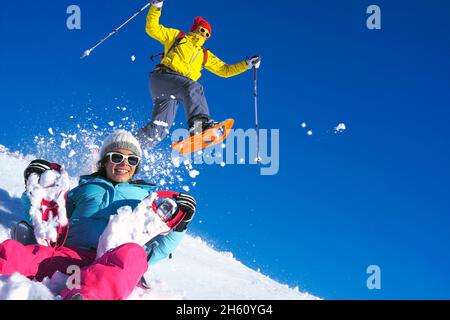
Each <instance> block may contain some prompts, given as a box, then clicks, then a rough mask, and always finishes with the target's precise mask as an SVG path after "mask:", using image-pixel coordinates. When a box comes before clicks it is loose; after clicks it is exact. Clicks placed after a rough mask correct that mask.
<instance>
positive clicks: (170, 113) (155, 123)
mask: <svg viewBox="0 0 450 320" xmlns="http://www.w3.org/2000/svg"><path fill="white" fill-rule="evenodd" d="M150 93H151V96H152V99H153V112H152V118H151V120H150V122H149V123H148V124H147V125H146V126H145V127H143V128H142V129H140V130H139V131H138V133H137V138H138V140H139V142H140V143H141V144H142V146H143V147H144V148H150V147H154V146H156V145H157V144H158V143H160V142H161V141H162V140H163V139H164V138H165V137H166V135H167V134H168V132H169V129H170V127H171V126H172V123H173V121H174V120H175V116H176V113H177V110H178V105H179V104H180V103H182V104H183V105H184V109H185V112H186V119H187V121H188V126H189V127H192V126H194V122H195V121H198V120H202V119H206V120H208V119H209V118H210V113H209V108H208V103H207V102H206V98H205V94H204V92H203V86H202V85H201V84H200V83H198V82H196V81H193V80H191V79H189V78H187V77H185V76H182V75H180V74H178V73H175V72H172V71H170V70H167V69H161V68H157V69H156V70H154V71H152V72H151V73H150Z"/></svg>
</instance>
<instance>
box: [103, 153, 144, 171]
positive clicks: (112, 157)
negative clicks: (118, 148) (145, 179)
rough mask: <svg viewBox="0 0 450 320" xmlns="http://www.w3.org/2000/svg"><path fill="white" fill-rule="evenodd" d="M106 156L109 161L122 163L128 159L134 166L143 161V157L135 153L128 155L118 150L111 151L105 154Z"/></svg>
mask: <svg viewBox="0 0 450 320" xmlns="http://www.w3.org/2000/svg"><path fill="white" fill-rule="evenodd" d="M105 157H106V158H109V161H111V163H114V164H121V163H122V162H124V161H125V159H126V160H127V162H128V164H129V165H130V166H132V167H136V166H137V165H138V164H139V162H141V158H140V157H138V156H135V155H129V156H126V155H124V154H121V153H118V152H110V153H107V154H106V155H105Z"/></svg>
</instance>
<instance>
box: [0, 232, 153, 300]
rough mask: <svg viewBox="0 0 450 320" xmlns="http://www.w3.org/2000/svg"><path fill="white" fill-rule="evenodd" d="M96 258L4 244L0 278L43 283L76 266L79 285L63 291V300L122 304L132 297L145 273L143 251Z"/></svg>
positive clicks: (131, 247) (133, 247) (128, 247)
mask: <svg viewBox="0 0 450 320" xmlns="http://www.w3.org/2000/svg"><path fill="white" fill-rule="evenodd" d="M95 255H96V254H95V252H94V251H90V250H85V249H79V248H77V249H74V248H68V247H60V248H58V249H53V248H50V247H45V246H41V245H29V246H24V245H23V244H21V243H20V242H17V241H14V240H6V241H5V242H3V243H1V244H0V274H2V275H11V274H13V273H15V272H18V273H20V274H22V275H24V276H26V277H29V278H35V279H36V280H38V281H42V280H43V279H44V278H45V277H51V276H52V275H53V274H54V273H55V272H56V271H60V272H62V273H67V268H68V267H69V266H72V265H76V266H79V267H80V268H81V274H80V280H81V284H80V286H79V288H78V289H71V290H70V289H64V290H62V292H61V293H60V294H61V296H62V297H63V298H64V299H70V298H71V297H72V296H73V295H74V294H76V293H79V294H81V295H82V297H83V299H84V300H122V299H126V298H127V297H128V296H129V295H130V294H131V292H132V291H133V289H134V287H135V286H136V285H137V284H138V283H139V281H140V279H141V277H142V276H143V275H144V273H145V272H146V271H147V267H148V264H147V255H146V253H145V250H144V248H142V247H141V246H139V245H137V244H135V243H127V244H124V245H122V246H120V247H118V248H116V249H114V250H111V251H108V252H107V253H105V254H104V255H103V256H102V257H100V258H99V259H97V260H95Z"/></svg>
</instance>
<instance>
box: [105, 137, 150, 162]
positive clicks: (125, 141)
mask: <svg viewBox="0 0 450 320" xmlns="http://www.w3.org/2000/svg"><path fill="white" fill-rule="evenodd" d="M117 149H127V150H130V151H131V152H133V153H134V154H135V155H136V156H138V157H141V156H142V149H141V145H140V143H139V141H138V140H137V139H136V138H135V137H134V136H133V134H132V133H131V132H129V131H126V130H116V131H114V133H112V134H111V135H110V136H109V137H107V138H106V139H105V141H104V142H103V146H102V149H101V151H100V159H103V158H104V157H105V155H106V154H107V153H108V152H111V151H114V150H117Z"/></svg>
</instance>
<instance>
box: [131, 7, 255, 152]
mask: <svg viewBox="0 0 450 320" xmlns="http://www.w3.org/2000/svg"><path fill="white" fill-rule="evenodd" d="M162 6H163V0H155V1H154V2H153V4H152V6H151V7H150V10H149V12H148V15H147V24H146V28H145V30H146V32H147V34H148V35H149V36H150V37H152V38H154V39H155V40H157V41H159V42H160V43H161V44H163V45H164V55H163V58H162V60H161V62H160V64H158V65H157V66H156V68H155V69H154V70H153V71H152V72H151V73H150V93H151V95H152V98H153V103H154V106H153V112H152V118H151V121H150V122H149V123H148V124H147V125H146V126H145V127H143V128H142V129H140V130H139V131H138V133H137V138H138V140H139V141H140V142H141V144H142V145H143V146H145V147H153V146H155V145H157V144H158V143H159V142H161V141H162V140H163V139H164V138H165V137H166V135H167V133H168V131H169V129H170V127H171V125H172V123H173V121H174V119H175V116H176V112H177V109H178V105H179V103H182V104H183V105H184V107H185V111H186V115H187V121H188V126H189V131H190V133H191V134H196V133H197V132H195V133H194V128H198V124H200V125H201V130H200V131H202V130H206V129H208V128H210V127H212V126H214V125H216V124H217V122H216V121H214V120H212V119H211V116H210V112H209V108H208V104H207V102H206V98H205V94H204V92H203V86H202V85H201V84H200V83H198V82H197V80H198V79H199V78H200V77H201V75H202V74H201V71H202V69H203V68H205V69H206V70H208V71H210V72H212V73H214V74H216V75H218V76H221V77H224V78H228V77H232V76H236V75H239V74H241V73H243V72H245V71H247V70H249V69H251V68H253V67H255V68H259V67H260V64H261V58H260V57H259V56H257V55H255V56H253V57H252V58H250V59H246V60H243V61H241V62H239V63H236V64H226V63H224V62H223V61H221V60H220V59H219V58H218V57H216V56H215V55H214V54H213V53H212V52H211V51H209V50H207V49H206V48H204V47H203V45H204V43H205V41H207V40H208V39H209V38H210V37H211V35H212V29H211V25H210V24H209V23H208V22H207V21H206V20H205V19H203V18H202V17H197V18H195V20H194V24H193V25H192V27H191V29H190V32H189V34H185V33H184V32H182V31H180V30H177V29H173V28H166V27H164V26H162V25H161V24H160V23H159V19H160V17H161V10H162ZM196 130H197V129H196ZM197 131H198V130H197Z"/></svg>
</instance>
